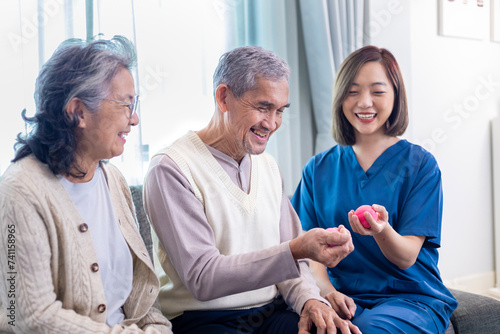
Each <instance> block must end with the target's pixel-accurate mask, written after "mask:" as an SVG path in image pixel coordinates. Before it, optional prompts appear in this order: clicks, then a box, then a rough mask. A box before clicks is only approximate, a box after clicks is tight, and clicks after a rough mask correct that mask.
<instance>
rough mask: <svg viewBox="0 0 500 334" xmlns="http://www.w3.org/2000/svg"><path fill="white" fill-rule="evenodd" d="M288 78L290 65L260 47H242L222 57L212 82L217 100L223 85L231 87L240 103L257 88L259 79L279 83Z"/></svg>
mask: <svg viewBox="0 0 500 334" xmlns="http://www.w3.org/2000/svg"><path fill="white" fill-rule="evenodd" d="M289 77H290V68H289V67H288V64H287V63H286V62H285V61H284V60H283V59H281V58H280V57H278V56H276V55H275V54H274V53H273V52H271V51H268V50H266V49H264V48H261V47H260V46H243V47H239V48H236V49H233V50H231V51H229V52H226V53H225V54H223V55H222V56H221V57H220V59H219V64H218V65H217V68H216V69H215V73H214V78H213V84H214V96H215V90H216V89H217V87H219V85H220V84H226V85H228V86H229V88H231V91H232V92H233V95H234V97H235V98H237V99H238V98H241V97H242V96H243V94H245V93H246V92H247V91H249V90H251V89H253V88H254V87H255V79H256V78H264V79H267V80H272V81H275V82H277V81H281V80H286V81H288V78H289Z"/></svg>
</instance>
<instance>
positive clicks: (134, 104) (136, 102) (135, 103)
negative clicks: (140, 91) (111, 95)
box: [103, 95, 139, 118]
mask: <svg viewBox="0 0 500 334" xmlns="http://www.w3.org/2000/svg"><path fill="white" fill-rule="evenodd" d="M103 100H106V101H112V102H116V103H121V104H125V105H127V108H129V109H130V116H129V118H132V116H134V114H135V113H136V111H137V106H138V105H139V95H136V96H134V99H133V100H132V103H128V102H124V101H117V100H111V99H103Z"/></svg>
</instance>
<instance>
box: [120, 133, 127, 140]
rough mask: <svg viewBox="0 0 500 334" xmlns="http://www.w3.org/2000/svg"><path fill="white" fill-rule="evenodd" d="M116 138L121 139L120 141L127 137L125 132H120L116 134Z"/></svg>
mask: <svg viewBox="0 0 500 334" xmlns="http://www.w3.org/2000/svg"><path fill="white" fill-rule="evenodd" d="M118 136H119V137H120V138H122V139H125V137H127V136H128V133H126V132H120V133H119V134H118Z"/></svg>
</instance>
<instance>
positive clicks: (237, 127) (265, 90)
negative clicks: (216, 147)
mask: <svg viewBox="0 0 500 334" xmlns="http://www.w3.org/2000/svg"><path fill="white" fill-rule="evenodd" d="M288 106H289V103H288V82H287V81H286V80H282V81H278V82H274V81H271V80H267V79H263V78H257V79H256V85H255V87H254V89H252V90H249V91H247V92H246V93H245V94H244V95H243V96H242V97H241V98H240V99H236V98H234V96H232V93H231V98H229V99H228V101H227V107H228V109H227V115H226V116H227V118H228V124H229V126H230V127H231V128H230V132H231V133H233V134H234V138H233V139H234V140H235V143H234V144H235V145H236V147H237V148H238V151H239V152H237V158H240V159H241V158H242V157H243V156H244V155H245V154H247V153H248V154H260V153H262V152H264V150H265V148H266V144H267V142H268V140H269V137H271V135H272V134H273V133H274V132H275V131H276V130H278V128H279V127H280V125H281V121H282V117H283V112H284V110H285V108H287V107H288ZM240 155H241V156H240Z"/></svg>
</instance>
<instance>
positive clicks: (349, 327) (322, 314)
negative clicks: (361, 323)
mask: <svg viewBox="0 0 500 334" xmlns="http://www.w3.org/2000/svg"><path fill="white" fill-rule="evenodd" d="M313 324H314V325H315V326H316V333H317V334H325V333H328V334H336V333H337V328H338V329H340V331H341V333H342V334H351V333H352V334H361V331H360V330H359V329H358V327H356V326H354V325H353V324H352V323H351V322H350V321H349V320H343V319H342V318H340V317H339V316H338V315H337V313H336V312H335V311H334V310H333V309H332V308H331V307H329V306H328V305H326V304H324V303H322V302H320V301H319V300H315V299H310V300H308V301H307V302H306V303H305V304H304V309H303V310H302V314H301V315H300V321H299V334H307V333H310V330H311V327H312V325H313Z"/></svg>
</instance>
